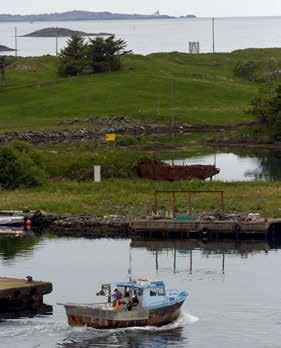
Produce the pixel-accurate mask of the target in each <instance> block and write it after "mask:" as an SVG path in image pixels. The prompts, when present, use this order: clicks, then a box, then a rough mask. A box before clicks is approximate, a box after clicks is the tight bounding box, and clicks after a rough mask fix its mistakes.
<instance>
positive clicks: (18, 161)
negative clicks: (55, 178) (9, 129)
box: [0, 142, 46, 189]
mask: <svg viewBox="0 0 281 348" xmlns="http://www.w3.org/2000/svg"><path fill="white" fill-rule="evenodd" d="M45 181H46V172H45V170H44V165H43V160H42V159H41V157H40V156H39V154H38V153H37V151H35V150H32V148H31V146H30V145H28V144H25V143H22V142H14V143H12V144H11V145H6V146H3V147H2V148H1V149H0V185H1V187H2V188H4V189H15V188H18V187H33V186H39V185H42V184H43V183H44V182H45Z"/></svg>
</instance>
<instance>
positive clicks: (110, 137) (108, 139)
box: [105, 133, 116, 148]
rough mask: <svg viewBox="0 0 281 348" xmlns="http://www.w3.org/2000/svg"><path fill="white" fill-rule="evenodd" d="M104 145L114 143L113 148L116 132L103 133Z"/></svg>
mask: <svg viewBox="0 0 281 348" xmlns="http://www.w3.org/2000/svg"><path fill="white" fill-rule="evenodd" d="M105 140H106V147H107V148H108V144H109V143H114V148H115V144H116V134H115V133H107V134H106V135H105Z"/></svg>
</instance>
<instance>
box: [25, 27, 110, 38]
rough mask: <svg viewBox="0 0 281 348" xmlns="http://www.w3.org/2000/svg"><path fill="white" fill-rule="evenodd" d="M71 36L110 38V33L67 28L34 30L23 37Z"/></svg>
mask: <svg viewBox="0 0 281 348" xmlns="http://www.w3.org/2000/svg"><path fill="white" fill-rule="evenodd" d="M73 35H79V36H112V35H113V34H110V33H86V32H84V31H79V30H71V29H67V28H44V29H40V30H36V31H34V32H32V33H30V34H26V35H23V37H70V36H73Z"/></svg>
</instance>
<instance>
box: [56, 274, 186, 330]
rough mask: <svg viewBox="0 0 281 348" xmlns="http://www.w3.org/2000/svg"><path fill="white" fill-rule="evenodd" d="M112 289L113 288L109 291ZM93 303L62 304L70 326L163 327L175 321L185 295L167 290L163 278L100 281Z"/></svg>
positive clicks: (106, 327)
mask: <svg viewBox="0 0 281 348" xmlns="http://www.w3.org/2000/svg"><path fill="white" fill-rule="evenodd" d="M113 289H114V290H113ZM97 295H98V296H102V297H104V299H105V301H104V302H102V303H94V304H73V303H66V304H63V305H64V307H65V310H66V315H67V318H68V324H69V325H71V326H86V327H92V328H96V329H114V328H126V327H135V326H163V325H166V324H169V323H171V322H173V321H174V320H176V319H177V318H178V316H179V314H180V310H181V306H182V304H183V303H184V301H185V300H186V298H187V296H188V294H187V292H186V291H180V290H177V289H172V290H167V289H166V288H165V284H164V282H163V281H148V280H143V279H139V280H137V281H128V282H120V283H116V284H103V285H102V286H101V290H100V291H99V292H98V293H97Z"/></svg>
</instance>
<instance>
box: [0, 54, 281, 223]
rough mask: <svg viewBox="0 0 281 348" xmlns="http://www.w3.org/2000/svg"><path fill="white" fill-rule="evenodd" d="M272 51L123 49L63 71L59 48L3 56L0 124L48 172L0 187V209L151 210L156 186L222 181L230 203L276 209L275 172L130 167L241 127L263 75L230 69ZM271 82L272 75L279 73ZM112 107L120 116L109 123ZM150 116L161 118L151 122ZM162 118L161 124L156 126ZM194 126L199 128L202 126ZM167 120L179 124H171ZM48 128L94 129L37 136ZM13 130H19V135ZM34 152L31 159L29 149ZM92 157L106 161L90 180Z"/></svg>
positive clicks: (235, 207)
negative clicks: (73, 71) (152, 177)
mask: <svg viewBox="0 0 281 348" xmlns="http://www.w3.org/2000/svg"><path fill="white" fill-rule="evenodd" d="M272 57H273V58H274V59H277V60H279V59H280V60H281V49H249V50H244V51H235V52H232V53H220V54H200V55H189V54H184V53H178V52H172V53H157V54H151V55H148V56H141V55H133V54H128V55H126V56H123V57H121V59H122V68H121V70H120V71H114V72H107V73H96V74H92V75H89V74H85V75H81V76H75V77H74V76H72V77H67V78H65V77H60V76H58V74H57V66H58V58H56V57H51V56H45V57H38V58H20V57H19V58H17V59H15V58H13V57H7V60H8V65H7V68H6V71H5V85H3V86H1V87H0V93H1V106H0V118H1V120H2V127H1V128H2V129H1V132H2V133H7V132H8V133H9V136H10V137H11V138H7V142H9V141H11V140H13V139H20V140H25V141H26V142H30V143H31V144H32V143H33V144H32V145H31V147H32V149H34V151H38V152H39V153H40V156H41V157H42V160H43V162H44V170H45V171H46V176H47V182H46V183H43V184H42V186H39V187H32V188H17V189H15V190H13V191H8V190H1V191H0V209H5V210H7V209H11V210H44V211H49V212H52V213H59V214H66V213H68V214H82V213H84V214H93V215H122V216H128V217H137V216H143V215H150V213H151V210H152V208H153V203H154V191H155V190H223V191H225V200H226V211H227V212H261V213H262V214H265V215H266V216H270V217H279V216H280V215H281V210H280V209H281V206H280V195H281V189H280V187H281V185H280V184H281V182H279V181H258V182H233V183H224V182H216V181H213V182H209V181H206V182H201V181H179V182H156V181H147V180H143V179H140V178H138V177H137V176H136V173H135V171H134V165H135V163H136V161H137V160H138V159H140V158H141V157H142V156H144V155H145V156H152V157H154V156H157V157H159V158H166V159H171V158H187V157H190V156H192V155H193V154H198V151H200V152H201V153H204V152H208V151H210V148H208V147H207V146H206V145H204V142H205V141H206V140H208V138H209V137H212V138H213V137H214V136H216V137H220V136H223V137H229V138H231V137H237V136H238V135H240V134H241V131H242V128H243V127H245V129H250V128H251V122H252V121H253V117H252V116H251V115H250V114H249V113H247V109H249V105H250V103H251V101H252V100H253V99H254V98H255V96H256V95H257V93H258V90H259V88H260V87H261V85H262V83H261V82H256V81H249V80H247V79H245V78H239V77H236V76H234V75H233V70H234V68H235V66H236V65H237V64H238V63H239V62H241V61H242V62H247V61H249V60H253V59H254V60H263V59H269V58H272ZM240 64H241V63H240ZM263 76H264V75H263ZM271 83H272V84H278V80H276V81H271ZM172 86H173V87H174V90H175V93H174V95H173V93H172ZM15 101H16V103H15ZM116 115H119V116H118V117H119V118H117V119H118V122H120V120H121V123H122V122H124V123H125V126H124V124H123V125H122V124H121V125H120V123H118V122H117V123H114V117H116ZM120 115H121V116H120ZM171 115H173V117H174V122H175V123H174V124H175V125H176V126H175V127H174V128H173V127H172V126H171V125H172V123H171V122H172V116H171ZM120 117H121V118H120ZM153 124H154V125H155V124H156V125H157V126H156V128H155V129H153V128H152V131H151V129H150V128H149V127H151V125H153ZM147 125H148V126H147ZM122 127H123V128H122ZM134 127H136V129H137V131H135V128H134ZM147 127H148V128H149V129H150V130H149V131H147V129H148V128H147ZM161 127H162V128H163V129H166V131H165V132H162V131H160V132H158V131H157V130H158V129H159V128H160V129H162V128H161ZM194 127H195V130H194ZM196 127H197V128H196ZM198 127H199V128H198ZM200 127H203V129H204V127H205V131H204V132H200ZM122 129H123V132H122V131H121V130H122ZM124 129H125V130H124ZM163 129H162V130H163ZM167 129H170V130H171V129H173V130H175V132H172V131H170V132H168V133H167ZM196 129H197V130H196ZM198 130H199V131H198ZM109 131H114V132H115V133H116V134H117V135H118V136H119V139H118V138H117V148H116V149H111V148H109V149H107V146H106V142H105V134H106V133H108V132H109ZM52 132H53V134H57V133H59V136H61V137H62V138H65V139H66V138H67V137H66V134H70V137H71V134H72V132H73V134H79V133H81V134H83V132H84V134H90V136H89V138H88V139H84V140H83V141H81V138H80V140H79V142H80V144H76V143H75V142H73V143H72V142H71V141H70V142H69V143H68V142H67V143H63V142H62V143H60V144H59V143H56V142H54V143H52V142H50V143H48V142H47V143H44V142H40V141H39V142H36V141H35V140H36V139H35V138H36V137H37V136H38V134H39V135H40V134H41V135H42V134H43V138H44V134H47V133H51V134H52ZM56 132H57V133H56ZM64 132H65V133H64ZM87 132H88V133H87ZM91 132H92V133H91ZM195 132H196V133H195ZM120 133H121V134H120ZM19 134H24V135H25V138H24V139H22V138H19V137H17V136H18V135H19ZM92 135H93V136H92ZM4 136H5V135H4ZM32 139H33V140H34V139H35V140H34V141H33V140H32ZM82 139H83V138H82ZM5 142H6V141H5V140H4V143H5ZM34 143H36V144H37V145H34ZM183 156H184V157H183ZM31 157H32V159H34V156H33V154H31ZM98 164H99V165H102V168H104V169H103V170H104V172H103V173H102V182H101V183H100V184H98V183H93V182H92V180H93V166H94V165H98ZM34 170H36V169H34ZM185 198H186V197H182V198H179V210H180V211H184V210H185V209H186V206H187V202H186V199H185ZM170 206H171V201H169V200H166V202H164V201H163V209H164V207H167V209H170V208H169V207H170ZM194 207H195V209H198V210H202V211H213V210H217V209H218V207H219V198H218V200H216V199H215V200H210V199H208V198H207V197H206V199H205V196H202V197H200V199H199V198H198V199H197V200H195V201H194Z"/></svg>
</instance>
